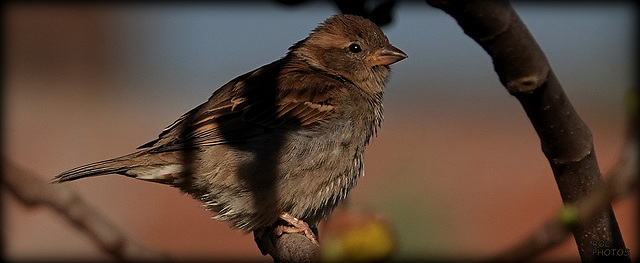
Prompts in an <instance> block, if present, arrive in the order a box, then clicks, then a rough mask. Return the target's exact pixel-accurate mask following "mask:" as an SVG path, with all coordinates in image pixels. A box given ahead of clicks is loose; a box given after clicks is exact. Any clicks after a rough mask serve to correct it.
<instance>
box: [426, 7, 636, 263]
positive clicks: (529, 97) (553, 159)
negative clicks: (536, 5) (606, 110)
mask: <svg viewBox="0 0 640 263" xmlns="http://www.w3.org/2000/svg"><path fill="white" fill-rule="evenodd" d="M427 2H428V3H429V4H430V5H431V6H434V7H436V8H439V9H442V10H443V11H445V12H446V13H448V14H449V15H451V16H452V17H453V18H454V19H456V21H457V22H458V24H459V25H460V27H462V29H463V30H464V32H465V34H467V35H468V36H469V37H471V38H472V39H473V40H475V41H476V42H477V43H478V44H480V46H482V48H483V49H484V50H485V51H487V53H488V54H489V55H490V56H491V58H492V60H493V65H494V69H495V71H496V73H497V74H498V77H499V78H500V82H501V83H502V85H504V86H505V87H506V88H507V91H509V93H510V94H511V95H513V96H515V97H516V98H517V99H518V101H520V103H521V104H522V107H523V108H524V110H525V112H526V113H527V116H528V117H529V119H530V120H531V123H532V124H533V127H534V129H535V131H536V133H537V134H538V136H539V138H540V142H541V145H542V151H543V152H544V154H545V156H546V157H547V159H548V161H549V164H550V166H551V169H552V170H553V174H554V176H555V179H556V183H557V185H558V189H559V190H560V195H561V197H562V200H563V202H564V203H565V204H567V205H570V204H573V203H575V202H576V201H577V200H578V199H580V198H581V197H583V196H586V195H588V194H589V193H591V192H593V191H594V190H595V189H597V187H599V186H600V185H602V184H603V180H602V176H601V174H600V170H599V168H598V163H597V160H596V155H595V151H594V147H593V139H592V136H591V132H590V130H589V128H588V127H587V125H586V124H585V123H584V122H583V121H582V120H581V119H580V117H579V116H578V114H577V113H576V111H575V110H574V109H573V106H572V105H571V103H570V102H569V99H568V98H567V96H566V95H565V93H564V91H563V90H562V87H561V85H560V83H559V81H558V79H557V78H556V77H555V75H554V73H553V71H552V70H551V67H550V66H549V63H548V61H547V58H546V57H545V55H544V53H543V52H542V50H541V49H540V47H539V46H538V44H537V43H536V41H535V39H534V38H533V36H531V34H530V33H529V31H528V30H527V28H526V26H525V25H524V23H523V22H522V21H521V20H520V18H519V17H518V15H517V14H516V12H515V11H514V10H513V8H512V7H511V5H510V4H509V3H508V2H507V1H478V0H471V1H442V0H440V1H438V0H427ZM572 232H573V235H574V238H575V240H576V243H577V245H578V250H579V253H580V257H581V259H582V260H583V261H587V262H592V261H596V260H598V259H601V258H599V256H598V255H594V254H593V253H592V244H593V242H606V243H608V244H610V245H611V246H612V247H613V248H618V249H626V247H625V245H624V242H623V239H622V235H621V233H620V229H619V228H618V223H617V221H616V219H615V216H614V213H613V210H612V208H611V205H610V204H607V205H606V207H604V208H603V209H602V210H601V211H599V212H597V213H595V214H594V216H593V218H592V220H591V222H590V223H588V224H586V225H583V226H579V227H577V228H575V229H573V231H572ZM626 261H630V259H629V257H628V256H627V257H626Z"/></svg>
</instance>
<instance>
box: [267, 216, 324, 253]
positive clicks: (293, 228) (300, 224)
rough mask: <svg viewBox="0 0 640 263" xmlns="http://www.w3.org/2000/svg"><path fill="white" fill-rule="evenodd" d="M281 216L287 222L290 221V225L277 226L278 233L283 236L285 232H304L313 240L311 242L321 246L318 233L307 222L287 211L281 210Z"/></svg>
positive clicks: (303, 233)
mask: <svg viewBox="0 0 640 263" xmlns="http://www.w3.org/2000/svg"><path fill="white" fill-rule="evenodd" d="M280 218H281V219H282V220H284V221H286V222H287V223H289V224H290V226H285V225H279V226H278V227H277V228H276V234H278V236H281V235H282V234H283V233H289V234H302V235H304V236H305V237H307V238H308V239H309V241H311V243H313V244H314V245H316V246H320V244H319V243H318V239H317V238H316V235H315V234H314V233H313V231H312V230H311V228H310V227H309V224H307V223H306V222H304V221H302V220H300V219H298V218H296V217H295V216H293V215H291V214H289V213H287V212H281V213H280Z"/></svg>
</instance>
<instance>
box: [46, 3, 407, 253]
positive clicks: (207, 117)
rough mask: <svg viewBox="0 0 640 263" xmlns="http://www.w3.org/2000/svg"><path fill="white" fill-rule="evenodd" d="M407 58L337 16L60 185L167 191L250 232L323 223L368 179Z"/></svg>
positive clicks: (368, 28) (372, 32)
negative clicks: (134, 145) (106, 180)
mask: <svg viewBox="0 0 640 263" xmlns="http://www.w3.org/2000/svg"><path fill="white" fill-rule="evenodd" d="M404 58H407V55H406V54H405V53H404V52H402V51H401V50H400V49H398V48H396V47H394V46H392V45H391V44H389V41H388V39H387V37H386V36H385V35H384V33H383V32H382V31H381V30H380V28H378V27H377V26H376V25H375V24H374V23H372V22H371V21H369V20H367V19H365V18H362V17H359V16H354V15H334V16H332V17H330V18H328V19H326V20H325V21H324V22H323V23H321V24H320V25H319V26H318V27H317V28H315V29H314V30H312V32H311V33H310V34H309V36H308V37H307V38H305V39H303V40H300V41H298V42H297V43H295V44H294V45H293V46H291V47H290V48H289V50H288V52H287V54H286V55H285V56H284V57H283V58H281V59H279V60H276V61H274V62H272V63H270V64H267V65H265V66H262V67H260V68H258V69H256V70H253V71H251V72H248V73H246V74H244V75H241V76H239V77H236V78H234V79H232V80H231V81H229V82H228V83H227V84H225V85H223V86H222V87H220V88H219V89H218V90H216V91H215V92H214V93H213V95H212V96H211V97H210V98H209V99H208V100H207V101H206V102H205V103H203V104H201V105H199V106H197V107H196V108H194V109H192V110H191V111H189V112H187V113H186V114H184V115H182V116H181V117H180V118H178V120H176V121H175V122H173V123H172V124H171V125H169V126H168V127H166V128H165V129H164V130H163V131H162V132H161V133H160V135H159V136H158V138H157V139H155V140H153V141H151V142H148V143H146V144H144V145H142V146H140V147H138V149H137V151H135V152H133V153H131V154H128V155H124V156H121V157H117V158H113V159H109V160H104V161H100V162H95V163H91V164H87V165H83V166H80V167H77V168H74V169H71V170H68V171H66V172H63V173H61V174H59V175H57V176H56V177H55V178H53V180H52V181H53V182H66V181H72V180H76V179H79V178H84V177H90V176H97V175H105V174H120V175H125V176H128V177H133V178H135V179H140V180H145V181H151V182H156V183H162V184H168V185H170V186H173V187H177V188H179V189H180V190H181V191H182V192H184V193H187V194H189V195H191V196H192V197H193V198H195V199H197V200H199V201H201V202H202V204H203V206H204V208H206V209H207V210H210V211H212V212H213V213H214V216H213V218H214V219H218V220H221V221H225V222H229V223H230V225H231V227H232V228H237V229H240V230H243V231H246V232H247V233H248V232H251V231H257V230H260V229H264V228H266V227H269V226H272V225H274V224H275V223H276V222H277V221H278V220H285V221H286V222H288V223H289V224H290V226H288V227H290V229H285V230H283V231H286V232H296V231H298V232H299V233H303V234H305V235H306V236H307V237H309V239H310V240H311V241H312V242H314V244H318V243H317V240H316V239H315V236H314V235H313V232H312V231H309V228H310V227H309V226H311V227H313V228H315V226H317V224H318V223H319V222H320V220H321V219H322V218H324V217H325V216H327V215H328V214H329V213H330V212H331V211H332V210H333V208H334V207H336V205H337V204H338V202H339V201H340V200H343V199H344V198H345V197H346V196H347V194H348V193H349V190H350V189H352V188H353V187H354V186H355V184H356V181H357V179H358V178H359V177H361V176H362V175H363V172H364V169H363V157H364V151H365V146H366V145H367V144H368V143H369V140H370V138H371V137H372V136H373V135H374V134H375V133H376V130H377V128H378V127H379V126H380V124H381V122H382V118H383V116H382V97H383V90H384V86H385V84H386V82H387V80H388V77H389V75H390V68H389V65H391V64H393V63H395V62H398V61H400V60H402V59H404Z"/></svg>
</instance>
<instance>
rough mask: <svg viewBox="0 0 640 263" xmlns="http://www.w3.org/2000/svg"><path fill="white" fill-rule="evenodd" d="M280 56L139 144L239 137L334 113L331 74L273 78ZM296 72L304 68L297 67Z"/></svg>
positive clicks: (176, 145) (166, 147)
mask: <svg viewBox="0 0 640 263" xmlns="http://www.w3.org/2000/svg"><path fill="white" fill-rule="evenodd" d="M278 62H281V61H276V62H274V63H272V64H269V65H266V66H264V67H262V68H260V69H257V70H255V71H252V72H249V73H247V74H244V75H242V76H240V77H238V78H236V79H234V80H232V81H230V82H229V83H227V84H226V85H224V86H222V87H221V88H220V89H219V90H217V91H216V92H214V94H213V95H212V96H211V97H210V98H209V100H208V101H207V102H206V103H203V104H201V105H199V106H198V107H196V108H194V109H192V110H190V111H189V112H187V113H185V114H184V115H182V116H181V117H180V118H178V119H177V120H176V121H175V122H173V123H172V124H171V125H169V126H167V127H166V128H165V129H164V130H163V131H162V132H161V133H160V135H159V136H158V139H156V140H154V141H151V142H149V143H146V144H144V145H142V146H140V147H139V148H152V149H151V150H153V151H160V152H162V151H171V150H180V149H184V148H185V147H199V146H205V145H206V146H209V145H217V144H234V143H242V142H243V141H247V140H250V139H251V138H253V137H255V136H258V135H260V134H262V133H265V132H267V131H269V130H270V129H271V130H273V129H278V128H285V126H287V125H297V126H298V127H301V128H304V127H306V126H310V125H313V124H315V123H318V122H321V121H323V120H326V119H329V118H332V117H333V116H335V113H336V112H335V107H334V106H333V105H331V104H330V103H329V102H328V101H329V100H330V97H331V92H330V91H331V86H332V85H335V83H332V81H335V80H334V79H332V78H328V79H327V81H326V82H318V81H314V82H311V81H295V80H290V81H288V80H286V79H285V80H282V79H273V77H272V76H281V75H282V74H279V73H282V72H280V71H282V70H286V69H283V67H282V66H281V65H280V64H281V63H280V64H279V63H278ZM290 73H294V72H290ZM295 73H296V74H305V73H304V72H302V71H299V70H296V72H295ZM306 74H314V72H313V71H310V72H307V73H306ZM302 79H303V80H304V79H308V78H306V77H303V78H302Z"/></svg>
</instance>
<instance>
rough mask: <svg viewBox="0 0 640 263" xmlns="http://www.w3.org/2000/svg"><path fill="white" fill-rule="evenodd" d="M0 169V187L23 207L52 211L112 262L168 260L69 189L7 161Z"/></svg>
mask: <svg viewBox="0 0 640 263" xmlns="http://www.w3.org/2000/svg"><path fill="white" fill-rule="evenodd" d="M2 165H3V176H2V184H3V185H4V186H5V187H6V188H7V189H8V190H9V192H10V193H11V194H13V196H15V197H16V198H17V199H18V200H20V201H21V202H22V203H23V204H24V205H25V206H27V207H34V206H45V207H49V208H51V209H53V210H55V211H56V212H58V214H60V215H61V216H62V217H63V218H65V219H66V221H67V222H69V224H71V225H72V226H74V227H76V228H78V229H79V230H80V231H82V233H84V234H86V235H87V236H89V237H90V238H91V239H92V240H93V241H94V243H95V244H96V246H97V247H98V248H100V249H101V250H103V251H104V252H106V253H108V254H109V255H111V256H113V257H114V258H116V259H118V260H123V261H133V260H154V261H155V260H157V261H168V258H167V256H165V255H162V254H159V253H158V252H155V251H152V250H150V249H147V248H145V247H142V246H141V245H139V244H137V243H136V242H134V241H133V240H131V239H129V238H128V237H127V236H126V235H124V234H123V232H122V231H120V230H119V229H118V228H116V227H115V226H114V225H113V224H112V223H111V222H109V221H108V220H107V219H106V217H104V216H103V215H101V214H100V213H99V212H98V211H96V210H95V209H93V208H92V207H91V206H89V205H88V204H86V203H85V202H84V201H83V200H82V199H81V198H80V197H79V196H78V194H77V193H75V192H74V191H72V190H71V189H70V188H68V187H66V186H64V185H60V184H56V185H53V184H49V183H47V182H46V181H45V180H43V179H41V178H40V177H38V176H37V175H34V174H33V173H32V172H29V171H27V170H26V169H24V168H22V167H19V166H18V165H15V164H13V163H11V162H9V161H6V160H4V161H3V164H2Z"/></svg>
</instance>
